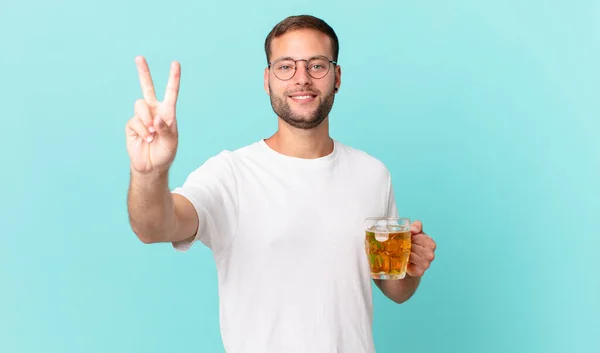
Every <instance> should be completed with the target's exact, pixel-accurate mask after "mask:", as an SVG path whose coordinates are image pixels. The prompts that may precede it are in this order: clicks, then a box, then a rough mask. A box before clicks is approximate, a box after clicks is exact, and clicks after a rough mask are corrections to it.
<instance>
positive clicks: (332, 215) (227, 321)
mask: <svg viewBox="0 0 600 353" xmlns="http://www.w3.org/2000/svg"><path fill="white" fill-rule="evenodd" d="M338 48H339V47H338V39H337V37H336V34H335V32H334V31H333V29H331V27H329V25H327V24H326V23H325V22H323V21H322V20H320V19H318V18H315V17H312V16H292V17H289V18H286V19H285V20H283V21H282V22H280V23H279V24H277V25H276V26H275V27H274V28H273V30H272V31H271V33H270V34H269V35H268V37H267V39H266V41H265V52H266V55H267V61H268V66H267V68H266V69H265V72H264V88H265V91H266V93H267V94H268V95H269V97H270V100H271V105H272V107H273V110H274V111H275V113H276V114H277V116H278V121H279V124H278V129H277V131H276V132H275V133H274V134H273V135H272V136H271V137H269V138H266V139H260V140H259V141H257V142H256V143H253V144H251V145H249V146H246V147H243V148H240V149H238V150H235V151H224V152H222V153H220V154H219V155H217V156H214V157H212V158H210V159H209V160H208V161H206V162H205V163H204V164H202V165H201V166H200V167H199V168H198V169H197V170H195V171H194V172H192V173H191V174H190V175H189V177H188V178H187V180H186V181H185V183H184V184H183V186H181V187H178V188H176V189H175V190H173V191H170V190H169V189H168V183H167V178H168V172H169V167H170V165H171V163H172V162H173V160H174V158H175V154H176V150H177V143H178V138H177V121H176V119H175V105H176V100H177V94H178V90H179V76H180V67H179V64H178V63H177V62H174V63H173V64H172V66H171V73H170V78H169V83H168V86H167V90H166V93H165V98H164V100H163V101H162V102H158V101H157V100H156V97H155V94H154V89H153V85H152V80H151V77H150V73H149V70H148V66H147V64H146V62H145V60H144V58H142V57H138V58H136V63H137V67H138V70H139V75H140V80H141V86H142V89H143V96H144V99H140V100H138V101H137V102H136V104H135V116H134V117H133V118H132V119H131V120H130V121H129V122H128V124H127V127H126V131H127V147H128V152H129V156H130V158H131V184H130V189H129V193H128V207H129V215H130V222H131V227H132V229H133V230H134V232H135V233H136V234H137V236H138V237H139V239H140V240H141V241H143V242H144V243H159V242H170V243H172V244H173V246H174V247H175V248H176V249H179V250H182V251H184V250H187V249H189V247H190V246H191V245H192V244H193V243H194V242H195V241H200V242H202V243H203V244H205V245H206V246H208V247H209V248H210V249H211V250H212V253H213V256H214V259H215V261H216V265H217V270H218V280H219V294H220V313H221V316H220V321H221V333H222V339H223V344H224V346H225V350H226V351H227V352H228V353H243V352H260V353H271V352H272V353H281V352H311V353H317V352H344V353H349V352H357V353H358V352H360V353H369V352H374V351H375V350H374V344H373V338H372V332H371V326H372V302H371V299H372V297H371V295H372V293H371V285H370V281H371V277H370V270H369V264H368V259H367V256H366V254H365V246H364V223H363V222H364V220H365V218H367V217H372V216H397V210H396V203H395V200H394V192H393V187H392V182H391V177H390V173H389V172H388V170H387V168H386V167H385V166H384V165H383V164H382V163H381V162H380V161H378V160H376V159H375V158H373V157H371V156H369V155H367V154H366V153H364V152H361V151H359V150H356V149H353V148H351V147H349V146H346V145H344V144H342V143H340V142H338V141H336V140H333V139H332V138H331V137H330V136H329V120H328V114H329V112H330V110H331V107H332V105H333V102H334V98H335V95H336V93H337V92H338V90H339V88H340V85H341V77H342V72H341V69H340V67H339V66H338V65H337V63H336V61H337V56H338ZM412 234H413V236H412V253H411V256H410V262H411V263H410V265H409V268H408V275H407V276H406V277H405V278H404V279H402V280H375V283H376V284H377V286H378V287H379V288H380V289H381V290H382V291H383V293H384V294H385V295H386V296H387V297H389V298H390V299H392V300H394V301H395V302H398V303H401V302H404V301H406V300H407V299H408V298H410V297H411V296H412V294H413V293H414V292H415V290H416V288H417V286H418V284H419V280H420V278H421V276H422V275H423V273H424V272H425V270H426V269H427V268H428V267H429V265H430V263H431V261H432V260H433V257H434V250H435V243H434V241H433V240H432V239H431V238H430V237H429V236H427V235H426V234H424V233H423V232H422V225H421V223H420V222H418V221H417V222H415V223H414V224H413V225H412Z"/></svg>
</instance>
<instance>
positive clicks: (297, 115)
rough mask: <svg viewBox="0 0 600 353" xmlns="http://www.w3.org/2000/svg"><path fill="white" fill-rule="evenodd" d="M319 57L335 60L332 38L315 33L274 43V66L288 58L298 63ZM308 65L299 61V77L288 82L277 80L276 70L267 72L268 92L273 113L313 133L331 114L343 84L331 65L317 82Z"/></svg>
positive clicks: (296, 33) (297, 33)
mask: <svg viewBox="0 0 600 353" xmlns="http://www.w3.org/2000/svg"><path fill="white" fill-rule="evenodd" d="M319 55H321V56H325V57H327V58H328V59H330V60H332V59H333V51H332V46H331V40H330V38H329V37H328V36H327V35H325V34H323V33H321V32H318V31H315V30H310V29H302V30H295V31H291V32H288V33H286V34H284V35H282V36H281V37H278V38H275V39H274V40H273V41H272V42H271V57H270V61H271V62H273V61H275V60H277V59H279V58H285V57H289V58H292V59H295V60H297V59H310V58H312V57H315V56H319ZM306 65H307V62H306V61H297V62H296V73H295V74H294V76H293V77H292V78H291V79H289V80H285V81H284V80H281V79H279V78H277V77H276V76H275V74H274V72H273V71H274V70H276V68H274V67H271V69H268V68H267V69H265V90H266V92H267V94H269V96H270V99H271V106H272V107H273V110H274V111H275V113H276V114H277V115H278V116H279V117H280V118H281V119H283V120H284V121H285V122H286V123H288V124H289V125H291V126H293V127H296V128H300V129H313V128H315V127H317V126H319V125H320V124H321V123H322V122H323V120H325V118H327V116H328V115H329V112H330V111H331V107H332V106H333V101H334V96H335V91H334V88H335V87H339V85H340V83H341V70H340V68H339V66H335V67H334V66H333V64H331V63H329V64H328V65H330V66H329V72H327V75H325V76H324V77H322V78H319V79H315V78H313V77H311V76H310V75H309V74H308V72H307V71H306ZM280 76H281V75H280Z"/></svg>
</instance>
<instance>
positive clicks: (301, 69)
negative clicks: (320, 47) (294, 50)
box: [294, 60, 312, 86]
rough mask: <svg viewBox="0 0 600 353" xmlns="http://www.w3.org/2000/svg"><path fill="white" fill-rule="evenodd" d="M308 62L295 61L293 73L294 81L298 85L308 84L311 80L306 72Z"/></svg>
mask: <svg viewBox="0 0 600 353" xmlns="http://www.w3.org/2000/svg"><path fill="white" fill-rule="evenodd" d="M307 65H308V63H307V62H306V61H305V60H299V61H298V62H296V74H295V75H294V81H295V82H294V83H295V84H297V85H300V86H306V85H309V84H310V83H311V82H312V77H310V75H309V74H308V71H307V67H306V66H307Z"/></svg>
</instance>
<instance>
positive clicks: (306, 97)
mask: <svg viewBox="0 0 600 353" xmlns="http://www.w3.org/2000/svg"><path fill="white" fill-rule="evenodd" d="M292 98H296V99H308V98H312V96H292Z"/></svg>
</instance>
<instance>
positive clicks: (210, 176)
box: [172, 151, 238, 253]
mask: <svg viewBox="0 0 600 353" xmlns="http://www.w3.org/2000/svg"><path fill="white" fill-rule="evenodd" d="M231 158H232V157H231V154H230V152H227V151H225V152H221V153H220V154H218V155H217V156H214V157H212V158H210V159H208V160H207V161H206V162H205V163H204V164H203V165H202V166H200V167H199V168H198V169H196V170H195V171H194V172H192V173H191V174H190V175H189V176H188V177H187V179H186V181H185V182H184V183H183V185H182V186H180V187H177V188H175V189H173V190H172V193H175V194H179V195H182V196H183V197H185V198H187V199H188V200H189V201H190V202H191V203H192V205H193V206H194V208H195V209H196V213H197V214H198V230H197V232H196V234H195V235H194V237H193V238H191V239H188V240H183V241H177V242H173V243H172V245H173V247H174V248H175V249H176V250H179V251H187V250H188V249H189V248H190V247H191V246H192V245H193V243H195V242H196V241H198V240H199V241H201V242H202V243H203V244H204V245H206V246H207V247H208V248H210V249H211V250H212V251H213V253H219V252H221V251H223V250H225V249H226V248H227V247H228V246H229V244H230V243H231V241H232V240H233V237H234V235H235V231H236V228H237V219H238V197H237V196H238V190H237V180H236V177H235V171H234V168H233V166H232V163H231Z"/></svg>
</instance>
